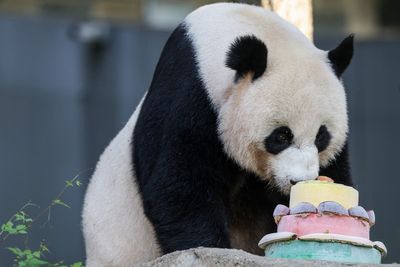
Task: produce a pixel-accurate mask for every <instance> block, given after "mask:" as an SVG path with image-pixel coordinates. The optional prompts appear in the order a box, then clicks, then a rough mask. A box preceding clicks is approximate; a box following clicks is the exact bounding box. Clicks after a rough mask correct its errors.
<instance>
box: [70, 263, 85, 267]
mask: <svg viewBox="0 0 400 267" xmlns="http://www.w3.org/2000/svg"><path fill="white" fill-rule="evenodd" d="M70 267H83V264H82V262H75V263H73V264H71V265H70Z"/></svg>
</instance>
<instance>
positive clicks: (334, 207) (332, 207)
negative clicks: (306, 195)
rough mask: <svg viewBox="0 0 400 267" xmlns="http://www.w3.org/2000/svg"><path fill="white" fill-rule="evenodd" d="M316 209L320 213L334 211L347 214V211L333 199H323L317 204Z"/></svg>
mask: <svg viewBox="0 0 400 267" xmlns="http://www.w3.org/2000/svg"><path fill="white" fill-rule="evenodd" d="M318 211H319V212H321V213H325V212H328V213H334V214H339V215H347V216H348V215H349V212H348V211H347V210H346V209H345V208H344V207H343V206H342V205H340V204H339V203H337V202H335V201H324V202H321V203H320V204H319V205H318Z"/></svg>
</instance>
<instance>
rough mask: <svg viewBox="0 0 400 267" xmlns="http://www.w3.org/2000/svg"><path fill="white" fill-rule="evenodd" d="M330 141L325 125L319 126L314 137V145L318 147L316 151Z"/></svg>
mask: <svg viewBox="0 0 400 267" xmlns="http://www.w3.org/2000/svg"><path fill="white" fill-rule="evenodd" d="M330 141H331V134H330V133H329V131H328V129H327V128H326V126H325V125H322V126H321V127H319V130H318V133H317V136H316V137H315V146H316V147H317V149H318V152H322V151H324V150H325V149H326V148H327V147H328V145H329V142H330Z"/></svg>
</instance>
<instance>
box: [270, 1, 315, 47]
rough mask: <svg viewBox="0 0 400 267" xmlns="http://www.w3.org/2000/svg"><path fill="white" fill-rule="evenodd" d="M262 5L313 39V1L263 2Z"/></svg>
mask: <svg viewBox="0 0 400 267" xmlns="http://www.w3.org/2000/svg"><path fill="white" fill-rule="evenodd" d="M262 5H263V6H264V7H265V8H268V9H270V10H272V11H274V12H276V13H277V14H278V15H279V16H281V17H282V18H284V19H286V20H288V21H290V22H291V23H292V24H294V25H295V26H296V27H297V28H299V29H300V31H302V32H303V33H304V34H305V35H306V36H307V37H308V38H309V39H310V40H312V39H313V19H312V0H262Z"/></svg>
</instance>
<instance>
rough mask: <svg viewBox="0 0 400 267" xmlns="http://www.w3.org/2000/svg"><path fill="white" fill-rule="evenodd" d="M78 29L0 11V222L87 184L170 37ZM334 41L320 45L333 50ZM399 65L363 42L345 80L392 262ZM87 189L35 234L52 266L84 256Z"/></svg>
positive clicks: (376, 233) (355, 135) (359, 168)
mask: <svg viewBox="0 0 400 267" xmlns="http://www.w3.org/2000/svg"><path fill="white" fill-rule="evenodd" d="M76 23H77V22H76V21H71V20H68V19H56V18H25V17H24V18H22V17H13V16H9V15H4V14H3V15H1V14H0V40H1V41H0V125H1V126H0V127H1V129H0V179H1V184H0V222H4V221H5V220H6V219H7V218H8V217H9V216H11V215H12V214H13V213H14V212H15V211H16V210H18V209H19V207H20V206H22V205H23V204H24V203H25V202H27V201H28V200H32V201H33V202H35V203H37V204H39V205H41V206H43V205H46V203H49V202H50V201H51V199H52V198H53V197H54V196H55V194H56V193H57V192H58V191H59V190H60V189H61V188H62V187H63V185H64V181H65V180H66V179H70V178H71V177H73V176H75V175H76V174H78V173H80V176H81V178H82V181H83V182H84V184H85V185H86V184H87V182H88V178H89V176H90V173H91V172H92V170H93V167H94V164H95V162H96V160H97V158H98V155H99V154H100V153H101V152H102V150H103V149H104V147H105V146H106V145H107V144H108V142H109V141H110V140H111V138H112V137H113V136H114V135H115V134H116V133H117V132H118V130H119V129H121V128H122V127H123V125H124V124H125V122H126V121H127V119H128V118H129V116H130V114H131V112H132V111H133V110H134V108H135V106H136V104H137V103H138V101H139V99H140V98H141V96H142V95H143V93H144V92H145V91H146V90H147V88H148V86H149V84H150V81H151V77H152V73H153V70H154V68H155V64H156V62H157V60H158V57H159V55H160V52H161V49H162V46H163V45H164V43H165V41H166V39H167V37H168V35H169V33H167V32H159V31H154V30H150V29H146V28H145V27H134V26H131V25H113V26H112V27H111V32H110V35H109V38H108V39H107V41H106V42H105V43H104V45H103V46H93V45H89V44H85V43H82V42H79V41H77V40H75V39H74V38H71V37H70V36H71V34H69V33H71V29H73V28H74V27H75V26H76ZM72 35H73V34H72ZM336 41H338V40H334V41H333V40H328V39H327V38H322V39H321V40H319V39H318V38H317V41H316V42H317V43H318V44H320V47H321V48H324V49H329V48H331V47H333V44H335V43H336ZM398 58H400V41H399V40H388V41H371V42H358V43H357V45H356V56H355V58H354V62H353V65H352V66H351V68H350V69H349V72H348V73H347V74H346V75H345V77H344V80H345V84H346V86H347V89H348V98H349V111H350V125H351V131H350V145H351V158H352V162H353V173H354V177H355V179H356V182H357V184H358V189H359V190H360V197H361V205H363V206H365V207H367V208H372V209H374V210H375V212H376V214H377V225H376V226H375V227H374V228H373V230H372V238H373V239H377V240H381V241H384V242H385V243H386V245H387V246H388V248H389V256H388V257H387V259H386V261H387V262H391V261H395V260H396V261H399V260H400V258H399V255H397V253H396V251H398V250H399V249H400V246H399V242H396V241H400V230H397V229H398V228H397V227H396V225H395V223H396V220H399V219H400V216H399V214H398V213H396V211H397V204H398V201H397V199H398V194H397V192H396V191H397V190H396V189H397V187H398V186H399V185H400V183H399V182H398V179H397V173H396V169H395V168H396V164H397V161H398V157H397V151H399V148H400V147H399V146H400V144H399V143H398V142H396V141H397V140H396V137H398V136H399V135H400V126H399V118H400V112H399V111H400V107H399V105H398V103H399V98H400V78H399V75H398V70H399V69H400V63H399V61H398V60H396V59H398ZM84 189H85V186H83V187H82V188H79V189H73V190H72V191H71V192H68V193H67V194H66V195H65V198H64V200H65V201H66V202H67V203H68V204H70V206H71V209H62V208H56V209H54V210H53V212H52V216H51V221H50V224H49V225H47V226H45V227H44V228H39V229H37V230H35V232H34V233H33V234H32V235H31V236H30V242H31V244H32V246H33V247H34V246H37V245H38V242H40V240H41V239H42V238H45V239H46V242H47V243H48V244H49V246H50V248H51V250H52V254H51V255H50V258H51V259H54V260H61V259H63V260H66V261H68V262H72V261H76V260H82V259H83V258H84V251H83V241H82V236H81V230H80V210H81V205H82V199H83V192H84ZM32 213H33V214H34V213H35V210H34V209H32ZM11 241H12V240H11ZM11 244H12V242H11ZM7 255H9V254H8V253H6V252H5V251H0V265H2V266H3V265H4V266H9V265H10V257H9V256H7Z"/></svg>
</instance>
